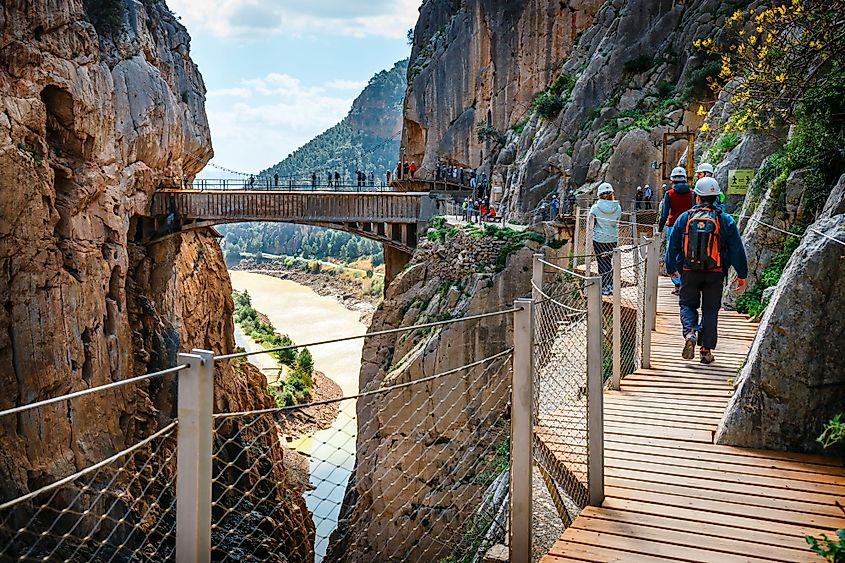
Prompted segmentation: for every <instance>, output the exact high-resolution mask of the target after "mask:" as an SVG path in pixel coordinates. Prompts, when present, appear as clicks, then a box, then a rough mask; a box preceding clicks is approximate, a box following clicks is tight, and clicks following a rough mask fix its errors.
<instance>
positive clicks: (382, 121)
mask: <svg viewBox="0 0 845 563" xmlns="http://www.w3.org/2000/svg"><path fill="white" fill-rule="evenodd" d="M407 69H408V60H407V59H405V60H404V61H399V62H398V63H396V64H395V65H393V68H391V69H390V70H383V71H381V72H379V73H378V74H376V75H375V76H373V77H372V78H371V79H370V82H369V83H368V84H367V87H366V88H364V90H363V91H362V92H361V94H360V95H359V96H358V97H357V98H356V99H355V101H354V102H353V103H352V109H351V110H350V111H349V113H348V114H347V116H346V117H344V118H343V120H342V121H341V122H340V123H338V124H337V125H335V126H334V127H332V128H331V129H328V130H327V131H325V132H323V133H321V134H319V135H317V136H316V137H314V138H313V139H312V140H311V141H309V142H308V143H306V144H305V145H303V146H301V147H300V148H298V149H296V150H295V151H293V152H292V153H291V154H289V155H288V156H287V158H285V159H284V160H282V161H281V162H279V163H278V164H276V165H274V166H271V167H270V168H268V169H266V170H264V171H262V172H261V175H262V176H272V175H273V174H275V173H278V174H279V176H280V177H282V178H290V177H293V178H297V179H301V178H310V176H311V173H312V172H316V173H317V175H318V177H319V178H320V182H321V183H324V182H325V178H326V172H328V171H331V172H335V171H337V172H338V173H340V174H341V175H343V174H345V178H346V180H347V182H349V181H354V180H353V179H354V178H355V176H354V174H355V170H364V171H365V172H370V171H372V172H374V173H375V174H376V178H377V179H380V178H383V177H384V173H385V171H387V170H393V169H394V168H395V167H396V161H397V160H398V157H399V140H400V138H401V134H402V102H403V100H404V97H405V86H406V78H405V75H406V72H407Z"/></svg>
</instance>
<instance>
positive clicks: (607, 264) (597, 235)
mask: <svg viewBox="0 0 845 563" xmlns="http://www.w3.org/2000/svg"><path fill="white" fill-rule="evenodd" d="M598 196H599V199H598V201H596V202H595V203H594V204H593V206H592V207H591V208H590V216H591V217H592V218H593V220H594V226H593V251H594V252H595V254H596V262H598V265H599V275H600V276H601V281H602V283H601V292H602V294H604V295H610V294H611V293H613V273H612V271H611V270H612V269H613V266H612V264H613V262H612V256H613V251H614V249H616V245H617V244H618V242H619V219H620V218H621V217H622V206H621V205H619V202H618V201H616V200H615V199H614V196H613V186H611V185H610V184H609V183H608V182H604V183H603V184H601V185H600V186H599V189H598Z"/></svg>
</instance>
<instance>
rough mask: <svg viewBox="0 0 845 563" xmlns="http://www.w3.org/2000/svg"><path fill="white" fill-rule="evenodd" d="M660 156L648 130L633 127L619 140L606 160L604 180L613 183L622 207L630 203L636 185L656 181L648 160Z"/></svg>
mask: <svg viewBox="0 0 845 563" xmlns="http://www.w3.org/2000/svg"><path fill="white" fill-rule="evenodd" d="M660 158H661V156H660V150H659V149H657V148H655V146H654V145H653V144H652V142H651V140H650V137H649V132H648V131H645V130H643V129H634V130H633V131H629V132H628V133H626V134H625V135H624V136H623V137H622V139H621V141H619V144H618V145H617V146H616V149H615V150H614V151H613V154H612V155H611V156H610V160H608V161H607V172H606V174H605V176H604V180H605V181H606V182H610V183H611V184H613V187H614V188H615V190H616V198H617V199H619V200H620V201H621V202H622V208H623V209H628V208H630V207H631V206H632V205H633V201H634V196H635V195H636V190H637V186H644V185H646V184H651V185H652V186H655V185H659V184H658V181H657V180H658V178H657V174H658V172H657V171H656V170H653V169H652V168H651V167H650V164H651V162H652V161H653V160H659V159H660Z"/></svg>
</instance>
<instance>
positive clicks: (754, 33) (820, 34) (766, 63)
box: [693, 0, 845, 131]
mask: <svg viewBox="0 0 845 563" xmlns="http://www.w3.org/2000/svg"><path fill="white" fill-rule="evenodd" d="M725 28H726V32H725V35H724V41H721V40H720V41H716V40H714V39H713V38H710V37H707V38H701V39H696V40H695V41H694V42H693V45H694V46H695V47H697V48H698V49H701V50H703V51H706V52H709V53H712V54H714V55H717V56H719V57H720V60H721V69H720V70H719V73H718V75H717V76H716V77H714V78H711V79H710V80H709V81H710V86H711V88H713V89H714V90H715V91H719V90H723V89H724V90H726V91H727V92H728V94H729V96H730V100H731V102H733V103H734V104H736V105H737V106H738V107H737V111H735V112H734V114H733V116H732V118H731V120H730V121H729V122H728V123H727V124H726V130H735V131H743V130H746V129H749V128H768V127H772V126H774V125H776V124H779V123H784V122H785V123H792V122H794V117H795V111H796V108H797V107H798V105H799V103H800V102H801V100H802V97H803V95H804V93H805V92H806V91H808V90H810V89H812V88H814V87H816V86H819V85H821V84H823V83H824V81H825V80H827V78H828V76H829V75H830V74H831V73H838V72H841V71H842V70H843V67H845V63H843V61H845V0H778V1H775V2H772V3H769V5H765V6H759V7H756V8H749V9H745V10H737V11H735V12H734V13H733V14H731V15H730V16H729V17H727V18H726V20H725Z"/></svg>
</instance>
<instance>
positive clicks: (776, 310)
mask: <svg viewBox="0 0 845 563" xmlns="http://www.w3.org/2000/svg"><path fill="white" fill-rule="evenodd" d="M843 186H845V176H843V177H842V178H840V181H839V183H838V189H837V190H834V192H833V193H832V194H831V196H830V198H829V199H828V203H827V205H826V207H825V211H824V213H823V214H822V216H821V217H820V219H819V220H818V221H816V222H815V223H813V224H812V225H811V226H810V228H809V229H808V232H807V234H806V235H805V237H804V239H803V241H802V242H801V245H800V246H799V247H798V248H797V249H796V250H795V252H794V253H793V255H792V257H791V258H790V260H789V263H788V265H787V267H786V270H785V271H784V273H783V278H782V279H781V281H780V283H779V284H778V286H777V289H776V290H775V292H774V295H773V296H772V298H771V302H770V303H769V305H768V308H767V309H766V312H765V314H764V316H763V319H762V322H761V324H760V329H759V332H758V335H757V338H756V339H755V341H754V345H753V346H752V348H751V352H750V353H749V356H748V361H747V362H746V364H745V366H744V367H743V369H742V372H741V373H740V374H739V376H738V377H737V382H736V392H735V394H734V396H733V398H732V399H731V403H730V404H729V405H728V408H727V411H726V413H725V417H724V419H723V420H722V422H721V424H720V425H719V431H718V433H717V435H716V442H718V443H722V444H731V445H738V446H745V447H753V448H767V449H776V450H793V451H810V452H818V451H820V450H821V449H822V448H821V445H820V444H818V443H817V442H816V441H815V437H816V436H818V435H819V434H820V433H821V431H822V428H823V427H824V424H825V423H826V422H827V421H828V420H830V419H831V418H832V417H833V416H834V415H835V414H837V413H839V412H842V409H843V404H842V400H843V397H845V379H843V371H842V367H841V366H842V358H841V353H840V347H841V346H840V343H841V342H842V339H843V338H845V323H843V322H842V311H843V310H845V284H843V283H842V281H841V280H842V277H843V276H845V259H843V246H842V243H841V242H839V243H838V242H836V241H834V240H831V239H832V238H833V239H837V240H839V241H845V213H843V209H845V207H844V206H845V203H843V202H845V196H843V194H844V193H845V191H843ZM840 449H841V448H840Z"/></svg>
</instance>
